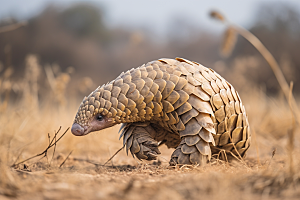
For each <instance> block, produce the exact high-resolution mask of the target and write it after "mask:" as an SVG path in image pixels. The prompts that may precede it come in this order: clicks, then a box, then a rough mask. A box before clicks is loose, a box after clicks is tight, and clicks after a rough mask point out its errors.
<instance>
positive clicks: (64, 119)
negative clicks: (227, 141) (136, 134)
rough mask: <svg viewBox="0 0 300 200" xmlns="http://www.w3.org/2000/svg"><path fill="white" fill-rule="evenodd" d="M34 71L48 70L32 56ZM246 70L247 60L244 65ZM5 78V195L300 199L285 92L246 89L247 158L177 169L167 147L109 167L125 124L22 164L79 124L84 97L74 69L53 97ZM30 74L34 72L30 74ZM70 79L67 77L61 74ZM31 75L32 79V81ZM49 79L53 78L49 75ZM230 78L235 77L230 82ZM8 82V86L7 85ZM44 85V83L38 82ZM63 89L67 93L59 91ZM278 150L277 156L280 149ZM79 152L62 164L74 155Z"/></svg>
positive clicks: (0, 153) (0, 162)
mask: <svg viewBox="0 0 300 200" xmlns="http://www.w3.org/2000/svg"><path fill="white" fill-rule="evenodd" d="M27 61H28V63H27V65H28V67H27V70H31V71H33V73H30V74H31V75H32V76H39V74H38V73H37V72H38V70H41V66H39V65H38V64H37V62H36V60H35V57H34V56H33V57H32V56H31V57H28V59H27ZM240 65H241V66H240V67H243V63H240ZM4 74H6V75H5V76H4V75H3V76H2V77H0V89H1V90H0V95H1V96H0V97H1V99H0V103H1V104H0V107H1V111H0V112H1V115H0V124H1V126H0V199H10V198H14V199H200V198H202V199H254V198H258V199H298V198H299V197H300V192H299V191H300V190H299V189H298V188H299V186H300V184H299V183H300V178H299V177H300V168H299V164H300V159H299V158H298V157H297V155H298V154H299V153H300V147H299V141H300V140H299V134H298V130H295V136H294V141H292V142H294V146H295V148H294V149H291V148H289V147H290V146H291V141H289V137H288V133H289V132H291V130H292V128H293V123H292V114H291V112H290V110H289V106H288V104H287V103H286V101H285V100H284V98H283V97H282V96H279V97H268V96H267V95H266V94H265V93H264V92H262V91H261V90H259V89H256V88H254V87H251V86H249V87H245V88H244V89H243V90H242V91H240V94H241V97H242V99H243V102H244V105H245V107H246V110H247V113H248V116H249V121H250V125H251V130H252V135H253V137H252V146H251V148H250V150H249V153H248V156H247V158H246V159H245V162H246V165H244V164H243V163H242V162H240V161H233V162H231V163H225V162H221V161H216V160H214V161H212V162H211V163H209V164H208V165H206V166H202V167H199V166H182V167H179V166H177V167H175V168H172V167H169V166H168V160H169V158H170V155H171V153H172V151H173V150H172V149H167V148H166V147H162V148H161V151H162V155H161V156H160V157H159V161H158V162H157V161H156V162H141V161H138V160H135V159H133V158H132V157H131V156H126V153H125V152H124V151H121V152H120V153H119V154H117V156H116V157H115V158H114V159H113V160H112V162H109V163H108V164H107V165H106V166H101V165H102V164H103V163H105V161H107V160H108V159H109V158H110V156H111V155H113V154H114V153H115V152H116V151H117V150H118V149H119V148H120V147H121V146H122V143H121V141H119V140H118V134H117V131H118V127H117V126H116V127H112V128H110V129H107V130H103V131H101V132H98V133H93V134H90V135H87V136H84V137H75V136H73V135H72V134H71V133H70V131H68V132H67V134H66V135H65V136H64V137H63V138H62V140H61V141H59V142H58V143H57V146H56V152H55V154H54V157H53V159H52V155H53V148H52V149H51V150H50V151H49V152H48V154H47V157H45V158H42V159H41V160H39V158H35V159H32V160H30V161H28V162H26V163H25V164H20V165H18V166H15V167H10V166H11V165H12V164H13V163H15V162H16V161H21V160H24V159H26V158H29V157H31V156H33V155H36V154H37V153H40V152H42V151H43V150H44V149H45V148H46V147H47V145H48V135H47V134H48V133H50V136H51V137H53V136H54V133H55V130H56V131H57V130H58V128H59V127H60V126H62V130H61V131H60V134H62V132H63V131H64V130H66V129H67V127H69V126H71V124H72V121H73V118H74V116H75V113H76V111H77V106H78V105H79V103H80V100H74V99H75V97H74V96H72V95H67V94H66V93H65V89H66V88H68V85H67V83H68V80H69V79H70V75H69V74H68V73H60V74H57V75H55V76H53V77H52V79H51V78H50V80H52V87H57V89H54V90H51V89H50V86H49V88H40V92H42V90H48V93H49V94H50V95H49V98H46V100H43V101H42V100H39V99H38V98H37V91H36V87H37V85H36V84H37V82H36V81H33V80H36V77H31V78H28V77H27V76H25V78H24V80H22V81H23V82H22V81H21V84H19V83H14V82H11V81H10V78H9V76H8V75H7V73H4ZM28 76H29V75H28ZM61 77H63V78H61ZM29 80H30V81H29ZM45 81H48V82H49V78H48V79H46V80H45ZM229 81H230V80H229ZM18 84H19V86H18V87H20V88H21V89H19V90H18V92H19V93H20V94H21V98H20V99H19V100H18V101H17V102H16V103H14V104H13V103H10V100H9V94H10V90H12V88H13V87H15V88H16V87H17V86H16V85H18ZM4 86H5V87H4ZM38 88H39V87H38ZM57 92H59V94H57ZM274 149H276V152H275V155H274V157H273V158H271V157H272V152H273V151H274ZM71 151H72V154H71V155H70V157H68V159H67V160H66V162H65V163H64V164H63V165H62V167H59V166H60V165H61V164H62V163H63V162H64V160H65V159H66V158H67V156H68V154H69V153H70V152H71Z"/></svg>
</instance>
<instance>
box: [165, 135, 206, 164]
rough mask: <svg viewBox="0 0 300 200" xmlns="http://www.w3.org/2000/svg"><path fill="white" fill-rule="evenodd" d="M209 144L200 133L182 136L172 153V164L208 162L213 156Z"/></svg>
mask: <svg viewBox="0 0 300 200" xmlns="http://www.w3.org/2000/svg"><path fill="white" fill-rule="evenodd" d="M207 146H209V145H208V143H207V142H205V141H204V140H202V139H201V138H200V137H199V136H198V135H193V136H191V135H189V136H185V137H182V140H181V142H180V144H179V145H178V147H177V148H176V150H175V151H174V152H173V154H172V155H171V160H170V165H176V164H181V165H184V164H187V165H191V164H200V165H202V164H204V163H207V162H208V160H209V159H210V157H211V150H210V148H207ZM204 154H206V155H204Z"/></svg>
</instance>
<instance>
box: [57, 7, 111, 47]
mask: <svg viewBox="0 0 300 200" xmlns="http://www.w3.org/2000/svg"><path fill="white" fill-rule="evenodd" d="M103 15H104V14H103V9H100V8H98V7H95V6H94V5H92V4H76V5H74V6H71V7H70V8H68V9H66V10H65V11H63V12H62V13H61V14H60V16H59V18H60V22H61V24H62V25H63V28H65V29H67V30H68V31H70V32H71V33H73V34H75V35H76V36H79V37H82V38H87V37H91V38H93V39H97V40H99V41H101V42H102V43H105V42H107V40H108V39H109V37H108V36H109V34H108V30H107V27H106V26H105V24H104V22H103Z"/></svg>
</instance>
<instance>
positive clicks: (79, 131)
mask: <svg viewBox="0 0 300 200" xmlns="http://www.w3.org/2000/svg"><path fill="white" fill-rule="evenodd" d="M71 132H72V133H73V135H76V136H81V135H84V128H83V127H82V126H80V125H79V124H77V123H74V124H73V125H72V128H71Z"/></svg>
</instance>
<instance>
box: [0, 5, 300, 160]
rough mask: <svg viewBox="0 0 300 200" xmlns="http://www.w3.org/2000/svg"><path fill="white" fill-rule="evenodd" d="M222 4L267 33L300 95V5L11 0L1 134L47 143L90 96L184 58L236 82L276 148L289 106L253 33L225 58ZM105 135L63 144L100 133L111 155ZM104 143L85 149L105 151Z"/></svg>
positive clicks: (1, 34) (3, 55)
mask: <svg viewBox="0 0 300 200" xmlns="http://www.w3.org/2000/svg"><path fill="white" fill-rule="evenodd" d="M213 9H215V10H219V11H221V12H222V13H223V14H224V15H225V16H226V17H227V18H228V19H229V20H230V21H231V22H233V23H236V24H238V25H241V26H243V27H245V28H246V29H248V30H250V31H251V32H252V33H254V34H255V35H256V36H257V37H258V38H259V39H261V41H262V42H263V43H264V44H265V45H266V47H267V48H268V49H269V50H270V52H271V53H272V54H273V55H274V57H275V58H276V60H277V61H278V63H279V64H280V67H281V68H282V70H283V73H284V75H285V76H286V78H287V81H288V82H290V81H293V82H294V93H295V96H296V97H297V96H298V95H299V93H300V86H299V76H298V74H299V73H300V56H299V55H300V54H299V47H300V1H275V0H273V1H268V0H244V1H238V0H232V1H226V2H225V1H223V0H216V1H213V2H211V1H194V0H186V1H184V3H183V2H182V1H171V0H166V1H158V0H152V1H139V0H127V1H121V0H109V1H108V0H107V1H104V0H99V1H72V0H60V1H57V0H28V1H26V3H25V2H24V1H3V2H2V3H1V7H0V113H1V114H0V122H1V124H5V125H6V126H2V127H0V134H2V135H5V134H4V133H7V134H8V135H10V136H9V137H6V138H11V140H10V141H12V142H13V143H14V144H12V145H13V146H14V148H13V151H15V152H19V151H20V149H19V148H20V146H22V145H24V144H27V143H30V142H33V141H35V140H37V139H40V140H41V141H43V143H41V147H42V146H43V145H44V144H45V142H47V135H46V133H47V132H51V131H52V132H53V130H57V129H58V127H59V126H63V127H68V126H70V125H71V124H72V121H73V119H74V116H75V114H76V111H77V108H78V106H79V104H80V102H81V100H82V98H83V97H84V96H85V95H88V94H90V92H91V91H93V90H94V89H95V88H97V87H98V86H99V85H102V84H104V83H107V82H108V81H111V80H113V79H114V78H115V77H117V76H118V75H119V74H120V73H121V72H122V71H126V70H128V69H131V68H133V67H138V66H140V65H142V64H144V63H147V62H149V61H152V60H155V59H159V58H163V57H169V58H175V57H183V58H186V59H189V60H193V61H196V62H199V63H201V64H203V65H205V66H206V67H210V68H213V69H214V70H216V71H217V72H218V73H219V74H221V75H222V76H223V77H225V78H226V79H227V80H228V81H229V82H230V83H232V84H233V85H234V87H235V88H236V89H237V90H238V91H239V93H240V95H241V97H242V99H243V102H244V104H245V106H246V110H247V112H248V115H249V120H250V124H251V125H252V130H254V131H256V132H257V133H258V135H259V137H261V136H263V138H260V139H259V142H260V144H261V146H260V148H263V147H266V148H267V149H268V151H261V152H260V153H261V154H262V153H265V154H269V152H270V149H272V147H273V146H272V145H273V144H274V145H275V146H276V144H278V140H277V139H278V138H285V136H286V133H287V130H289V129H290V128H291V114H290V112H289V108H288V104H287V103H286V101H285V100H284V97H283V95H282V92H281V91H280V88H279V85H278V83H277V80H276V79H275V76H274V74H273V72H272V71H271V69H270V67H269V66H268V64H267V62H266V61H265V60H264V59H263V58H262V56H261V55H260V54H259V53H258V52H257V50H256V49H254V48H253V47H252V45H251V44H249V43H248V42H247V41H246V40H245V39H243V38H241V37H237V40H236V44H235V48H234V50H233V52H232V54H231V55H228V56H227V57H222V56H221V54H220V46H221V44H222V40H223V37H224V32H225V30H226V28H227V27H226V26H225V25H224V24H222V23H220V22H218V21H216V20H213V19H211V18H210V17H209V12H210V11H211V10H213ZM105 131H106V130H105ZM105 131H104V132H105ZM116 134H117V133H115V134H113V135H111V134H110V135H109V136H107V137H108V138H109V140H108V141H107V144H109V145H110V144H112V143H114V144H115V147H116V148H118V147H119V146H120V145H121V143H120V142H119V141H117V136H116ZM41 135H43V136H41ZM101 136H102V137H99V136H89V137H87V139H83V138H77V137H73V136H72V135H71V134H68V136H67V137H69V140H68V143H69V146H68V145H62V147H63V148H65V149H66V151H68V152H69V150H72V148H74V145H75V146H76V145H79V146H80V145H83V146H84V145H85V144H87V143H84V142H82V141H83V140H86V141H87V142H88V141H89V140H90V142H91V143H93V142H94V141H93V140H94V139H95V138H97V140H98V141H101V142H102V143H101V144H103V149H104V150H103V151H105V152H108V150H107V148H108V147H107V144H104V143H105V142H104V140H103V136H104V134H102V133H101ZM41 137H42V138H41ZM112 138H113V139H112ZM101 139H102V140H101ZM270 140H272V141H273V142H274V143H272V145H270V144H269V141H270ZM71 141H73V142H74V143H72V142H71ZM266 141H268V142H266ZM91 143H89V144H91ZM8 144H9V145H10V144H11V143H10V142H9V143H8ZM97 144H98V143H97ZM97 144H95V146H91V145H89V146H88V148H87V147H85V148H83V149H81V150H80V151H81V152H79V151H78V153H82V151H86V152H87V153H88V152H92V151H94V152H98V151H99V146H97ZM266 144H268V145H266ZM30 148H31V149H32V150H34V149H35V148H36V146H35V145H32V146H31V147H30ZM101 148H102V147H101ZM116 148H115V149H116ZM79 149H80V148H79ZM252 149H253V153H254V154H255V150H254V148H252ZM282 149H284V147H282ZM34 151H35V150H34ZM111 151H112V152H113V150H111ZM170 152H171V150H170ZM170 152H169V153H170ZM256 153H257V152H256ZM74 154H75V155H76V152H74ZM257 154H258V153H257ZM13 155H14V156H15V154H14V153H13ZM105 155H106V157H107V156H108V155H109V153H106V154H105ZM95 156H98V154H95Z"/></svg>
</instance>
